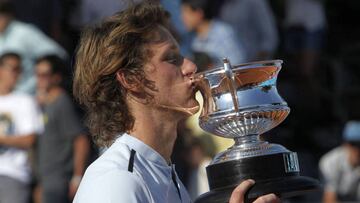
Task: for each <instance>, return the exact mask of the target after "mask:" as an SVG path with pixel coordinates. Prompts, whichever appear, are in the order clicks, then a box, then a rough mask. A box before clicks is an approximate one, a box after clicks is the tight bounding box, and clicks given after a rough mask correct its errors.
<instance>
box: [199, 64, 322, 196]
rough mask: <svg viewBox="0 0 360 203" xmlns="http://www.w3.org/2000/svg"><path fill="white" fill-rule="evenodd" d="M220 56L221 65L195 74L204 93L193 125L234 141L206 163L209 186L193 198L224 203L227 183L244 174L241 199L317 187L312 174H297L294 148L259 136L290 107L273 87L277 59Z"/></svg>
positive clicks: (229, 188)
mask: <svg viewBox="0 0 360 203" xmlns="http://www.w3.org/2000/svg"><path fill="white" fill-rule="evenodd" d="M223 62H224V65H223V67H220V68H216V69H212V70H209V71H205V72H201V73H198V74H197V75H196V76H195V81H196V82H195V83H196V85H197V87H198V89H199V91H200V92H201V94H202V96H203V99H204V105H203V108H202V112H201V114H200V117H199V125H200V127H201V128H202V129H203V130H205V131H207V132H209V133H212V134H215V135H218V136H221V137H225V138H232V139H234V141H235V144H234V145H233V146H232V147H230V148H228V149H227V150H226V151H224V152H221V153H219V154H217V155H216V156H215V157H214V159H213V160H212V162H211V163H210V164H209V166H207V167H206V172H207V176H208V182H209V188H210V191H209V192H207V193H205V194H203V195H201V196H200V197H199V198H198V199H197V200H196V201H195V203H204V202H210V203H226V202H228V201H229V199H230V195H231V193H232V191H233V189H234V188H235V187H236V186H237V185H238V184H239V183H241V182H242V181H243V180H246V179H249V178H251V179H254V180H255V181H256V183H255V185H254V186H253V187H252V188H250V190H249V191H248V192H247V194H246V197H245V198H246V201H247V202H248V201H252V200H254V199H256V198H257V197H259V196H261V195H265V194H269V193H274V194H276V195H278V196H279V197H285V198H286V197H291V196H296V195H301V194H303V193H306V192H308V191H312V190H315V189H318V188H319V183H318V181H317V180H314V179H312V178H309V177H304V176H300V174H299V172H300V170H299V164H298V159H297V155H296V153H295V152H291V151H289V150H287V149H286V148H285V147H283V146H281V145H278V144H271V143H268V142H266V141H262V140H260V138H259V135H261V134H263V133H265V132H266V131H269V130H270V129H272V128H274V127H276V126H277V125H279V124H280V123H281V122H282V121H283V120H284V119H285V118H286V117H287V115H288V114H289V112H290V108H289V107H288V106H287V103H286V102H285V101H284V100H283V99H282V98H281V96H280V95H279V93H278V91H277V89H276V80H277V76H278V73H279V71H280V69H281V64H282V61H281V60H271V61H259V62H252V63H246V64H240V65H236V66H231V64H230V62H229V60H228V59H224V60H223Z"/></svg>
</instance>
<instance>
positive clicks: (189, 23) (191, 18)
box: [181, 4, 203, 31]
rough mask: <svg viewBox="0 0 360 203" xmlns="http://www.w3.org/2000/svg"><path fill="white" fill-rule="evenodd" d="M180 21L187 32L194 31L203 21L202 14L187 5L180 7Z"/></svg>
mask: <svg viewBox="0 0 360 203" xmlns="http://www.w3.org/2000/svg"><path fill="white" fill-rule="evenodd" d="M181 17H182V21H183V23H184V25H185V27H186V29H187V30H188V31H194V30H196V28H197V27H198V26H199V25H200V23H201V22H202V21H203V12H202V11H200V10H194V9H192V8H191V7H190V6H189V5H187V4H182V5H181Z"/></svg>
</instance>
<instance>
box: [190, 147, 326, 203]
mask: <svg viewBox="0 0 360 203" xmlns="http://www.w3.org/2000/svg"><path fill="white" fill-rule="evenodd" d="M206 171H207V176H208V181H209V187H210V192H207V193H205V194H203V195H201V196H200V197H199V198H198V199H197V200H196V201H195V203H205V202H210V203H227V202H228V201H229V198H230V196H231V193H232V191H233V190H234V188H235V187H236V186H237V185H238V184H239V183H241V182H242V181H244V180H246V179H253V180H255V182H256V183H255V185H253V186H252V187H251V188H250V189H249V191H248V192H247V194H246V196H245V199H246V202H250V201H252V200H254V199H256V198H257V197H259V196H262V195H265V194H269V193H274V194H276V195H277V196H278V197H280V198H287V197H292V196H298V195H302V194H304V193H306V192H309V191H313V190H316V189H319V188H320V185H319V183H318V181H317V180H315V179H312V178H309V177H304V176H300V174H299V164H298V160H297V155H296V153H295V152H283V153H277V154H270V155H264V156H255V157H249V158H243V159H236V160H230V161H224V162H221V163H217V164H210V165H209V166H208V167H207V168H206Z"/></svg>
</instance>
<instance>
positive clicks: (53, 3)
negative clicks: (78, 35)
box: [11, 0, 64, 40]
mask: <svg viewBox="0 0 360 203" xmlns="http://www.w3.org/2000/svg"><path fill="white" fill-rule="evenodd" d="M11 1H12V2H13V4H14V9H15V16H16V18H17V19H18V20H20V21H23V22H26V23H31V24H33V25H35V26H36V27H38V28H40V29H41V30H42V31H43V32H44V33H46V34H47V35H48V36H51V37H52V38H54V39H56V40H59V39H60V36H61V33H62V31H63V30H62V28H63V27H62V25H61V24H62V20H63V18H64V15H63V13H64V11H63V7H62V0H31V1H29V0H11Z"/></svg>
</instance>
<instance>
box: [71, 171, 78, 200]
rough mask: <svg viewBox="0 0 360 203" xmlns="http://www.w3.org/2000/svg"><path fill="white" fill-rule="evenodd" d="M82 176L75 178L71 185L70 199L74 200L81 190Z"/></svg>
mask: <svg viewBox="0 0 360 203" xmlns="http://www.w3.org/2000/svg"><path fill="white" fill-rule="evenodd" d="M80 181H81V176H73V177H72V179H71V181H70V183H69V198H70V200H73V199H74V197H75V194H76V191H77V189H78V188H79V185H80Z"/></svg>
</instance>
